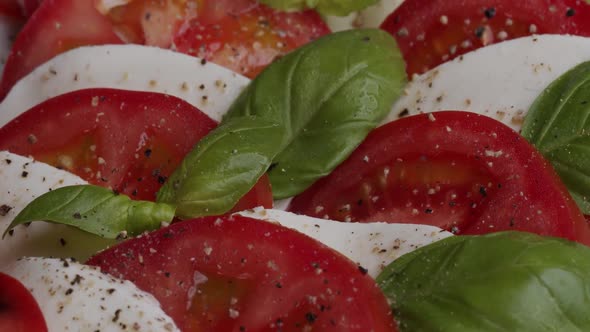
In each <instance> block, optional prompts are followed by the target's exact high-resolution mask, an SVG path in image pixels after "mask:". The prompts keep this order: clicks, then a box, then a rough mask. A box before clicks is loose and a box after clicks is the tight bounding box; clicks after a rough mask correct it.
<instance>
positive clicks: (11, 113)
mask: <svg viewBox="0 0 590 332" xmlns="http://www.w3.org/2000/svg"><path fill="white" fill-rule="evenodd" d="M249 81H250V80H249V79H247V78H246V77H243V76H241V75H239V74H237V73H234V72H232V71H230V70H228V69H225V68H223V67H221V66H218V65H216V64H214V63H209V62H206V61H204V60H201V59H199V58H196V57H192V56H189V55H185V54H181V53H177V52H173V51H170V50H164V49H160V48H155V47H148V46H141V45H105V46H88V47H80V48H76V49H73V50H71V51H68V52H66V53H63V54H60V55H58V56H57V57H55V58H53V59H51V60H49V61H48V62H46V63H45V64H43V65H41V66H39V67H38V68H36V69H35V70H34V71H33V72H32V73H30V74H29V75H27V76H26V77H24V78H23V79H21V80H20V81H19V82H18V83H17V84H16V85H15V86H14V87H13V88H12V90H11V91H10V92H9V94H8V95H7V96H6V98H5V99H4V101H3V102H2V104H0V127H1V126H4V125H5V124H6V123H8V122H9V121H11V120H12V119H14V118H15V117H17V116H18V115H20V114H22V113H23V112H25V111H27V110H28V109H30V108H31V107H33V106H35V105H37V104H39V103H41V102H42V101H45V100H46V99H49V98H51V97H55V96H58V95H61V94H64V93H67V92H71V91H75V90H80V89H86V88H99V87H100V88H112V89H123V90H135V91H152V92H160V93H166V94H169V95H173V96H176V97H179V98H181V99H184V100H186V101H187V102H188V103H190V104H192V105H193V106H195V107H197V108H199V109H200V110H201V111H203V112H204V113H206V114H207V115H209V117H211V118H212V119H213V120H216V121H220V120H221V117H222V116H223V114H224V113H225V112H226V111H227V109H228V108H229V106H230V105H231V103H232V102H233V101H234V99H235V98H236V97H237V96H238V95H239V93H240V92H241V91H242V89H243V88H244V87H245V86H246V85H247V84H248V83H249Z"/></svg>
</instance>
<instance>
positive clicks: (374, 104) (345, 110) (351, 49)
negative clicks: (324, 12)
mask: <svg viewBox="0 0 590 332" xmlns="http://www.w3.org/2000/svg"><path fill="white" fill-rule="evenodd" d="M405 83H406V73H405V64H404V60H403V58H402V55H401V53H400V51H399V49H398V47H397V44H396V43H395V40H394V39H393V38H392V37H391V35H389V34H388V33H386V32H384V31H381V30H377V29H366V30H353V31H345V32H341V33H336V34H332V35H329V36H327V37H324V38H321V39H319V40H317V41H316V42H314V43H311V44H308V45H307V46H304V47H302V48H300V49H298V50H297V51H295V52H293V53H291V54H289V55H287V56H285V57H284V58H282V59H281V60H279V61H277V62H275V63H274V64H273V65H272V66H270V67H268V69H267V70H266V71H264V72H263V73H262V74H261V75H260V76H259V77H258V78H257V79H255V80H254V81H253V82H252V83H251V84H250V85H249V86H248V87H247V88H246V90H245V91H244V92H243V93H242V95H240V97H239V98H238V99H237V100H236V102H235V103H234V104H233V105H232V107H231V108H230V111H229V112H228V113H227V115H226V117H225V118H224V120H227V119H234V118H241V117H245V116H256V117H257V118H259V119H266V120H267V121H269V122H275V123H278V124H280V125H281V126H283V127H284V130H285V135H284V137H283V138H282V140H277V142H276V143H277V144H280V145H281V146H279V151H280V153H279V154H278V155H277V156H273V158H272V160H273V165H272V166H273V167H271V169H270V171H269V172H268V173H269V176H270V180H271V183H272V187H273V195H274V197H275V198H276V199H281V198H286V197H291V196H294V195H296V194H299V193H300V192H302V191H303V190H305V189H306V188H307V187H309V186H310V185H311V184H312V183H313V182H315V181H316V180H317V179H319V178H321V177H323V176H326V175H327V174H329V173H330V172H331V171H332V170H333V169H334V168H335V167H336V166H338V165H339V164H340V163H341V162H342V161H343V160H344V159H346V158H347V157H348V156H349V155H350V153H351V152H352V151H353V150H354V149H355V148H356V147H357V146H358V144H360V143H361V142H362V141H363V140H364V138H365V137H366V136H367V134H368V133H369V132H370V131H371V130H372V129H373V128H375V127H376V126H377V125H378V124H379V122H380V121H381V120H382V119H383V118H384V117H385V116H386V115H387V114H388V113H389V111H390V109H391V106H392V105H393V103H394V102H395V100H396V99H397V98H398V97H399V95H400V94H401V92H402V89H403V87H404V86H405Z"/></svg>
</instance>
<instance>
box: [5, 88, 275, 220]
mask: <svg viewBox="0 0 590 332" xmlns="http://www.w3.org/2000/svg"><path fill="white" fill-rule="evenodd" d="M215 126H216V123H215V121H213V120H211V119H210V118H209V117H208V116H207V115H205V114H204V113H202V112H201V111H199V110H198V109H196V108H195V107H193V106H192V105H190V104H188V103H187V102H185V101H183V100H181V99H179V98H176V97H172V96H168V95H164V94H158V93H151V92H135V91H123V90H113V89H87V90H79V91H75V92H71V93H68V94H65V95H61V96H58V97H55V98H52V99H49V100H47V101H45V102H44V103H41V104H40V105H38V106H36V107H34V108H32V109H31V110H29V111H27V112H25V113H23V114H22V115H21V116H19V117H18V118H16V119H15V120H13V121H11V122H10V123H8V124H7V125H6V126H4V127H3V128H0V150H9V151H11V152H13V153H17V154H21V155H25V156H27V155H31V156H33V157H34V158H35V159H36V160H40V161H43V162H45V163H48V164H50V165H53V166H55V167H58V168H62V169H66V170H68V171H70V172H72V173H74V174H77V175H78V176H80V177H82V178H83V179H85V180H87V181H88V182H90V183H93V184H96V185H101V186H105V187H110V188H113V189H114V190H116V191H118V192H121V193H124V194H126V195H129V196H130V197H132V198H135V199H142V200H154V199H155V198H156V192H157V191H158V190H159V188H160V187H161V186H162V184H163V183H164V182H165V181H166V179H167V177H168V176H169V175H170V174H171V173H172V172H173V171H174V170H175V169H176V167H177V166H178V165H179V164H180V162H181V161H182V159H183V158H184V156H185V155H186V154H187V153H188V152H189V151H190V150H191V149H192V147H193V146H194V145H195V144H196V143H197V142H198V141H199V140H200V139H201V138H202V137H203V136H205V135H206V134H207V133H208V132H209V131H211V130H212V129H213V128H214V127H215ZM271 197H272V194H271V192H270V185H269V184H268V182H266V180H265V179H263V180H261V181H260V182H259V184H258V185H257V186H256V187H255V188H254V189H253V190H252V192H251V193H250V194H248V195H246V196H245V198H244V201H243V202H242V203H241V205H239V206H240V207H242V208H253V207H256V206H259V205H264V206H266V207H270V206H272V198H271Z"/></svg>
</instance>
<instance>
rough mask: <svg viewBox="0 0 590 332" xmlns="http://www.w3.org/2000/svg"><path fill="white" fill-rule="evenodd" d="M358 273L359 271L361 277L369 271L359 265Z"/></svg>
mask: <svg viewBox="0 0 590 332" xmlns="http://www.w3.org/2000/svg"><path fill="white" fill-rule="evenodd" d="M359 271H361V274H362V275H366V274H367V273H368V272H369V270H367V269H366V268H364V267H362V266H360V265H359Z"/></svg>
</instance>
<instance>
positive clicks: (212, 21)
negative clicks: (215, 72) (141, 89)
mask: <svg viewBox="0 0 590 332" xmlns="http://www.w3.org/2000/svg"><path fill="white" fill-rule="evenodd" d="M109 17H110V18H111V20H112V21H113V22H114V25H115V26H116V28H117V30H118V31H120V32H121V34H122V35H124V36H125V38H126V40H127V41H129V42H133V43H138V44H143V43H145V44H148V45H155V46H160V47H170V46H171V45H174V46H173V48H174V49H175V50H177V51H179V52H182V53H187V54H190V55H195V56H198V57H201V58H205V59H207V60H210V61H213V62H215V63H217V64H219V65H222V66H224V67H227V68H229V69H232V70H233V71H235V72H238V73H241V74H244V75H246V76H249V77H254V76H256V75H257V74H258V73H259V72H260V71H261V70H262V69H263V68H264V67H266V66H267V65H268V64H269V63H271V62H272V61H273V60H274V59H275V58H276V57H279V56H282V55H284V54H286V53H287V52H289V51H291V50H293V49H295V48H297V47H299V46H301V45H303V44H306V43H308V42H309V41H311V40H313V39H316V38H318V37H320V36H323V35H325V34H328V33H330V30H329V29H328V27H327V26H326V25H325V23H324V22H323V20H322V19H321V17H320V16H319V15H318V14H317V13H316V12H314V11H305V12H299V13H285V12H278V11H275V10H273V9H271V8H269V7H267V6H265V5H261V4H258V3H257V1H254V0H239V1H236V0H222V1H219V0H217V1H212V0H193V1H188V2H184V3H183V4H182V5H178V4H176V5H174V4H171V3H170V2H160V3H155V2H153V1H133V2H131V3H130V4H129V5H127V6H120V7H116V8H114V9H113V10H111V11H110V13H109ZM178 17H182V19H181V20H179V19H178Z"/></svg>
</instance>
